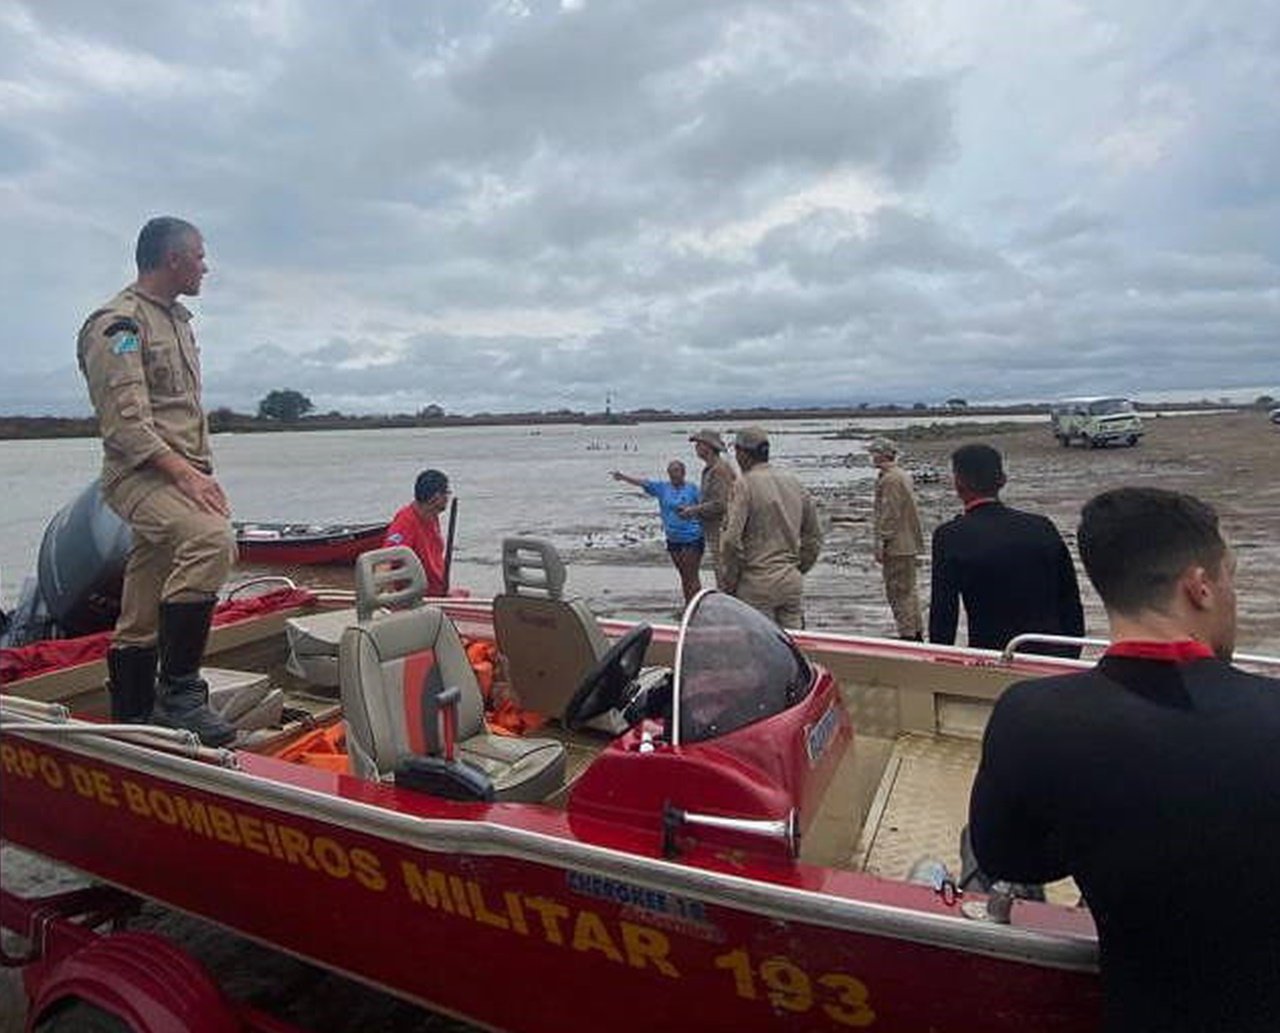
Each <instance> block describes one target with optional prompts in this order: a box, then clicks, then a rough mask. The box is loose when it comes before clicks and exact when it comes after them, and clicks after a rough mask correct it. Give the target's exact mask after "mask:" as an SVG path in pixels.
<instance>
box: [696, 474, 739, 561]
mask: <svg viewBox="0 0 1280 1033" xmlns="http://www.w3.org/2000/svg"><path fill="white" fill-rule="evenodd" d="M737 479H738V475H737V474H735V473H734V472H733V467H732V466H730V465H729V464H728V463H727V462H725V461H724V459H722V458H720V459H717V460H716V461H715V462H714V463H712V464H711V465H710V466H704V467H703V468H702V489H701V492H700V497H701V498H702V501H701V502H699V503H698V504H697V505H696V506H690V507H689V512H690V514H691V515H692V516H695V517H697V518H698V520H699V522H700V523H701V524H702V533H703V535H704V536H705V537H706V539H707V541H709V542H716V541H719V539H720V528H721V527H722V526H723V525H724V518H725V515H726V514H727V513H728V511H729V495H730V493H732V491H733V485H734V482H735V481H736V480H737Z"/></svg>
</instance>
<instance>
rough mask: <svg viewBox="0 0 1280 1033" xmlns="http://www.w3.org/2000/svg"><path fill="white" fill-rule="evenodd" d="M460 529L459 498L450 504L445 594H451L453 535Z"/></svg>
mask: <svg viewBox="0 0 1280 1033" xmlns="http://www.w3.org/2000/svg"><path fill="white" fill-rule="evenodd" d="M457 529H458V496H457V495H455V496H454V497H453V498H452V499H451V500H450V502H449V537H448V539H447V540H446V542H445V546H444V592H443V593H442V594H443V595H448V594H449V584H450V575H451V574H452V573H453V534H454V532H455V531H456V530H457Z"/></svg>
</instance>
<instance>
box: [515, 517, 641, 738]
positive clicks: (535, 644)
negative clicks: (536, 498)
mask: <svg viewBox="0 0 1280 1033" xmlns="http://www.w3.org/2000/svg"><path fill="white" fill-rule="evenodd" d="M502 579H503V585H504V587H505V591H504V592H503V594H502V595H499V596H497V597H495V598H494V600H493V635H494V639H495V640H496V642H497V645H498V651H499V652H500V653H501V654H502V656H503V660H504V665H505V669H506V673H507V680H508V681H509V682H510V684H511V691H512V693H513V694H514V695H515V697H516V699H517V700H518V701H519V703H520V705H521V706H522V707H525V708H527V709H529V710H533V711H536V712H537V713H539V714H544V715H545V716H547V717H549V718H552V719H553V720H556V721H558V722H560V723H561V724H563V723H564V712H565V709H566V708H567V707H568V705H569V701H570V700H571V699H573V696H574V693H575V692H576V691H577V688H578V686H579V685H581V684H582V679H583V678H584V677H586V675H587V674H588V672H590V671H591V670H592V669H593V668H594V667H595V666H596V664H597V663H598V662H599V661H600V658H601V657H603V656H604V655H605V653H607V652H608V651H609V647H610V645H611V643H610V642H609V639H608V637H607V636H606V635H605V633H604V632H603V631H602V630H601V629H600V624H599V622H597V621H596V617H595V614H593V613H592V612H591V610H590V609H589V608H588V607H587V604H586V603H585V602H583V601H582V600H581V599H566V598H564V584H565V579H566V571H565V568H564V563H563V561H562V560H561V559H560V555H559V553H557V552H556V549H555V546H554V545H552V544H551V543H550V542H547V541H544V540H542V539H540V538H507V539H505V540H504V541H503V543H502ZM588 727H591V728H595V729H597V730H599V731H602V732H607V733H609V734H612V735H616V734H618V733H619V732H621V731H623V730H625V729H626V727H627V726H626V722H624V721H622V719H621V718H620V716H619V715H618V714H617V713H614V712H610V713H605V714H601V715H600V716H599V717H598V718H596V719H595V720H593V721H591V722H589V723H588Z"/></svg>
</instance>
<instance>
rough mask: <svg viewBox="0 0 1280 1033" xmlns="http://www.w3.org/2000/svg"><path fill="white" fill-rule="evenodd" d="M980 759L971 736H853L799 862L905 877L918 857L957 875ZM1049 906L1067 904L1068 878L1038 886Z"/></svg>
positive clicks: (1075, 894) (1075, 893) (1075, 895)
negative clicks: (970, 799)
mask: <svg viewBox="0 0 1280 1033" xmlns="http://www.w3.org/2000/svg"><path fill="white" fill-rule="evenodd" d="M981 754H982V744H981V742H980V741H979V740H977V739H975V738H971V737H967V736H965V737H961V736H950V735H924V734H911V733H909V734H905V735H901V736H899V737H898V738H896V739H884V738H876V737H873V736H858V737H856V738H855V740H854V746H853V748H852V749H851V750H849V751H848V752H847V753H846V755H845V757H844V760H843V761H842V762H841V765H840V768H839V770H838V771H837V772H836V775H835V778H834V780H833V782H832V786H831V789H830V790H829V791H828V793H827V798H826V799H825V800H824V802H823V807H822V810H821V811H820V812H819V814H818V816H817V817H816V818H815V819H814V822H813V824H812V826H811V828H810V831H809V837H808V840H807V842H806V843H805V845H804V846H803V848H802V850H801V857H802V858H803V859H804V860H806V861H810V862H812V863H815V864H823V865H829V866H831V867H838V868H846V869H850V870H854V871H865V872H867V873H868V874H871V875H879V876H882V877H884V878H887V879H905V878H906V877H907V875H908V874H909V873H910V871H911V869H912V867H913V866H914V865H915V864H916V862H918V861H920V860H922V859H926V858H927V859H930V860H937V861H941V862H942V863H943V864H945V865H946V867H947V871H949V872H950V873H951V874H952V876H953V877H955V878H957V879H958V878H959V876H960V868H961V866H960V833H961V831H962V830H963V829H964V826H965V823H966V822H967V820H968V814H969V790H970V787H971V786H972V785H973V777H974V774H975V773H976V772H977V770H978V761H979V759H980V757H981ZM1045 890H1046V893H1047V895H1048V897H1049V899H1050V900H1051V901H1053V902H1054V903H1056V904H1065V905H1074V904H1075V903H1076V902H1077V901H1078V900H1079V899H1080V891H1079V889H1078V888H1077V887H1076V885H1075V883H1074V882H1072V880H1070V879H1063V880H1062V881H1061V882H1056V883H1052V884H1050V885H1049V886H1047V887H1045Z"/></svg>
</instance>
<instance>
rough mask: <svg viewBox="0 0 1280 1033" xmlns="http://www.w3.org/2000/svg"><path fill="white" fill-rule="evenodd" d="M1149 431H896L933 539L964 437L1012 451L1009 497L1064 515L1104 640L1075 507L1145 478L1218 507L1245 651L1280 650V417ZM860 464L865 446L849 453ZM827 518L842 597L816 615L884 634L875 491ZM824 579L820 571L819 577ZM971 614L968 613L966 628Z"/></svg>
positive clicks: (1088, 612) (1151, 426)
mask: <svg viewBox="0 0 1280 1033" xmlns="http://www.w3.org/2000/svg"><path fill="white" fill-rule="evenodd" d="M1145 426H1146V431H1147V433H1146V436H1145V437H1144V438H1143V439H1142V441H1141V442H1140V443H1139V444H1138V445H1137V446H1135V447H1133V448H1106V449H1098V450H1094V449H1086V448H1082V447H1080V446H1078V445H1077V446H1073V447H1071V448H1062V447H1060V446H1059V445H1058V443H1057V441H1056V440H1055V439H1054V438H1053V436H1052V435H1051V434H1050V433H1049V430H1048V428H1047V426H1043V425H1034V426H1027V427H1012V428H1010V427H1005V428H985V429H983V430H982V431H979V432H975V430H974V429H973V428H954V427H953V428H936V429H934V430H933V431H932V432H931V429H930V428H917V429H916V431H915V432H914V433H901V432H900V433H897V434H895V433H890V434H889V435H888V436H889V437H893V438H894V439H895V440H897V441H898V442H899V444H900V446H901V447H902V449H903V454H902V456H901V457H900V461H901V462H902V464H903V465H904V466H905V467H906V468H907V469H908V470H909V471H910V472H911V473H912V475H913V476H914V477H915V478H916V481H917V485H916V495H917V500H918V502H919V505H920V515H921V520H922V522H923V524H924V527H925V536H926V539H927V538H928V536H929V534H930V533H931V531H932V529H933V528H934V527H936V526H937V525H938V524H939V523H942V522H943V521H945V520H948V519H950V518H951V517H952V516H954V515H955V514H956V513H957V512H958V510H959V505H958V502H957V500H956V497H955V494H954V492H953V490H952V487H951V481H950V462H949V457H950V454H951V452H952V451H953V450H954V449H955V448H957V447H958V446H959V445H961V444H964V443H965V442H969V441H985V442H987V443H989V444H991V445H992V446H993V447H995V448H997V449H999V450H1000V452H1001V453H1003V455H1004V457H1005V471H1006V475H1007V477H1008V481H1009V483H1008V486H1007V487H1006V489H1005V491H1004V492H1003V495H1002V497H1003V499H1004V501H1006V502H1007V503H1008V504H1009V505H1012V506H1017V507H1019V508H1022V509H1027V510H1031V511H1033V512H1038V513H1043V514H1045V515H1046V516H1048V517H1049V518H1050V519H1052V520H1053V522H1054V523H1055V524H1057V526H1058V528H1059V529H1060V530H1061V531H1062V534H1063V537H1064V538H1065V539H1066V541H1067V545H1068V547H1069V548H1070V549H1071V552H1072V555H1073V556H1075V558H1076V566H1077V571H1078V573H1079V575H1080V584H1081V593H1082V596H1083V598H1084V604H1085V621H1086V625H1087V630H1088V632H1089V634H1091V635H1096V636H1101V637H1105V635H1106V618H1105V615H1104V613H1103V610H1102V604H1101V602H1100V600H1099V599H1098V597H1097V595H1096V594H1095V593H1094V591H1093V588H1092V586H1090V585H1089V584H1088V580H1087V578H1085V576H1084V571H1083V569H1082V568H1081V567H1080V565H1079V556H1078V555H1077V553H1076V547H1075V527H1076V524H1077V522H1078V520H1079V514H1080V506H1081V505H1082V504H1083V503H1084V502H1085V501H1086V500H1087V499H1088V498H1090V497H1091V496H1092V495H1095V494H1097V493H1098V492H1100V491H1104V490H1106V489H1108V488H1115V487H1120V486H1122V485H1147V486H1154V487H1161V488H1169V489H1172V490H1176V491H1185V492H1189V493H1191V494H1193V495H1195V496H1197V497H1198V498H1201V499H1203V500H1204V501H1206V502H1209V503H1211V504H1212V505H1213V506H1214V507H1215V508H1216V509H1217V511H1218V514H1219V516H1220V518H1221V521H1222V527H1223V531H1224V534H1225V536H1226V538H1227V540H1228V541H1229V542H1230V543H1231V545H1232V547H1233V548H1234V549H1235V550H1236V553H1237V557H1238V561H1239V567H1238V569H1237V573H1236V589H1237V594H1238V597H1239V611H1240V618H1239V638H1238V648H1239V649H1240V650H1241V651H1242V652H1251V653H1266V654H1269V655H1280V593H1278V592H1277V591H1276V580H1275V572H1276V571H1277V569H1280V533H1278V532H1280V426H1275V425H1273V424H1271V423H1269V422H1268V421H1267V417H1266V414H1265V413H1263V412H1256V413H1255V412H1240V413H1223V414H1206V415H1195V416H1170V417H1163V418H1148V419H1146V420H1145ZM854 459H855V460H856V461H859V462H865V461H866V458H865V455H859V456H854ZM824 501H825V503H826V505H827V509H828V513H829V515H830V519H831V531H830V534H829V536H828V541H827V550H826V552H827V555H828V557H829V558H830V560H831V562H833V563H834V564H835V565H836V566H838V567H841V568H843V569H844V570H846V571H847V572H848V577H847V578H846V579H845V580H844V582H843V588H844V592H845V593H846V594H847V595H846V598H844V599H840V598H838V597H836V598H833V597H830V596H829V594H828V593H827V592H826V591H823V592H822V593H821V595H819V596H817V597H815V598H814V599H813V600H812V602H811V604H810V609H811V611H812V616H813V619H814V621H815V622H816V623H819V624H826V622H827V621H833V622H838V621H839V618H840V617H842V616H843V617H846V618H854V620H855V623H862V622H861V621H858V620H857V618H858V616H859V615H862V614H866V615H868V619H869V620H870V621H871V622H872V623H873V624H874V623H875V621H876V620H877V618H875V617H874V616H873V615H872V613H873V611H878V612H879V614H880V616H879V618H878V621H879V625H878V626H879V628H880V630H881V632H882V633H886V634H887V633H889V631H890V630H891V622H890V621H889V614H888V607H887V605H886V604H885V602H884V597H883V591H882V589H881V586H880V583H879V580H878V568H876V567H875V564H874V562H873V561H872V557H871V537H870V523H869V522H870V518H871V499H870V498H869V497H867V495H866V494H864V493H858V494H857V495H853V494H851V493H848V492H838V491H837V492H831V493H828V494H827V497H826V498H825V500H824ZM819 580H820V582H825V580H826V579H825V578H820V579H819ZM921 587H922V593H921V594H922V601H923V602H926V604H927V596H928V564H927V562H925V564H924V565H923V566H922V568H921ZM963 625H964V621H963V618H962V619H961V627H962V629H963Z"/></svg>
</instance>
